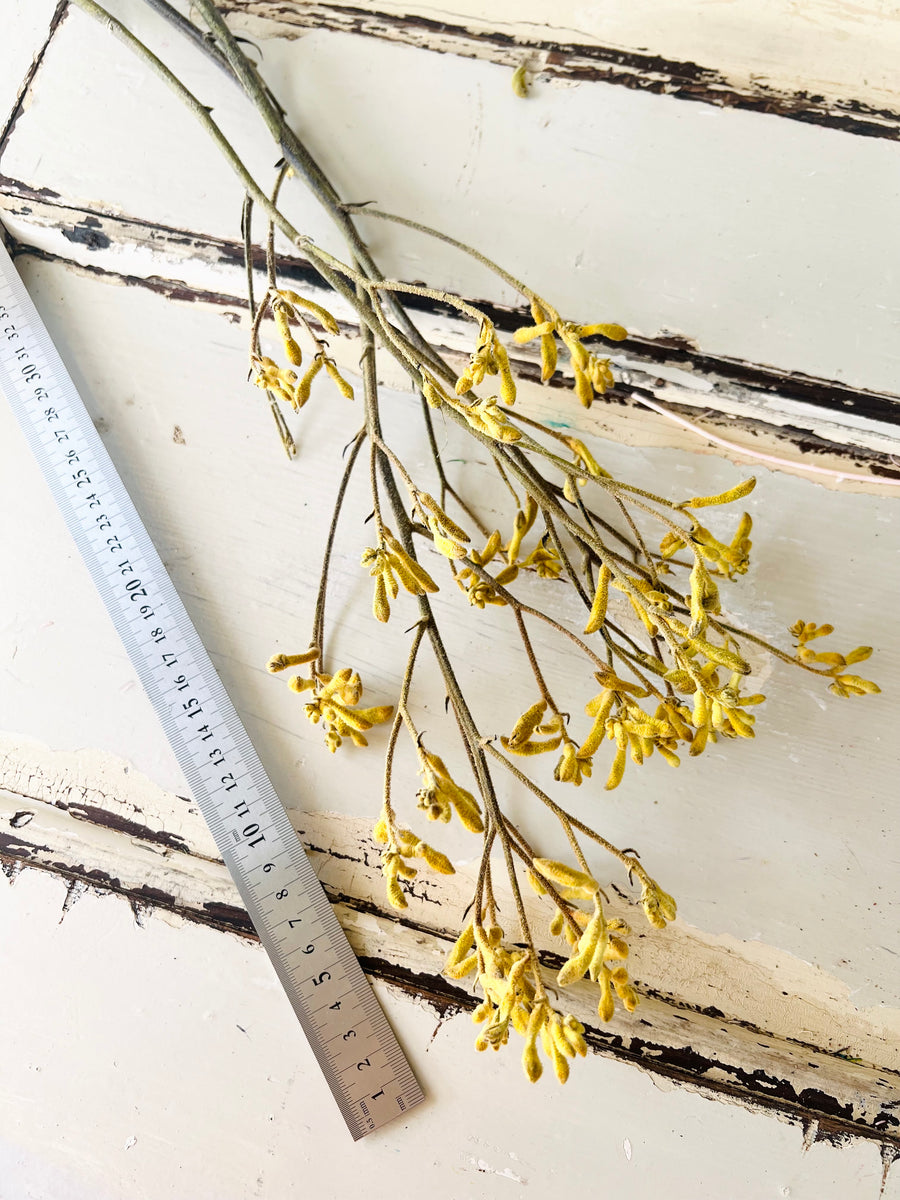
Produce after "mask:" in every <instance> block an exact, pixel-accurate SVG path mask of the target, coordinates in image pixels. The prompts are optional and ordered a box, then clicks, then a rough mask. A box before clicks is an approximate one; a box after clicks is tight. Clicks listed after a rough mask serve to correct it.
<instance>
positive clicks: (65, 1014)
mask: <svg viewBox="0 0 900 1200" xmlns="http://www.w3.org/2000/svg"><path fill="white" fill-rule="evenodd" d="M63 894H64V887H63V885H62V884H61V882H60V881H58V880H53V879H50V878H47V877H42V876H40V875H39V874H38V873H37V872H34V871H32V872H25V873H24V874H23V875H21V876H20V878H19V879H18V880H17V881H16V883H15V885H14V886H12V887H9V886H8V885H7V884H6V882H5V881H4V880H3V879H2V878H0V944H2V945H3V947H4V955H5V967H6V973H7V979H15V980H16V986H15V987H14V988H9V987H7V988H6V989H5V991H4V1019H5V1022H6V1027H7V1028H8V1029H9V1030H13V1031H15V1036H13V1037H9V1038H7V1039H6V1040H5V1043H4V1051H3V1060H4V1066H3V1072H2V1074H0V1179H2V1181H3V1184H2V1186H3V1188H4V1192H5V1193H6V1194H8V1195H9V1196H11V1197H15V1200H18V1197H20V1196H28V1195H29V1194H30V1195H31V1196H33V1197H35V1200H145V1198H146V1197H148V1196H152V1197H153V1200H184V1196H185V1194H186V1192H187V1193H189V1194H190V1195H191V1196H192V1197H195V1198H196V1200H249V1198H250V1197H256V1198H259V1200H270V1198H271V1200H302V1198H304V1197H308V1196H310V1194H311V1189H313V1188H317V1189H318V1192H319V1194H321V1195H322V1196H323V1197H325V1196H327V1197H329V1198H330V1197H343V1196H351V1195H354V1194H356V1193H357V1192H358V1191H359V1188H360V1181H361V1180H362V1179H364V1180H365V1189H366V1195H367V1196H370V1197H372V1200H396V1196H397V1194H398V1191H403V1190H404V1189H405V1188H408V1186H409V1181H410V1180H411V1179H413V1180H415V1187H416V1188H417V1189H420V1190H421V1191H422V1192H423V1193H424V1192H427V1194H428V1195H429V1196H433V1197H434V1198H435V1200H459V1198H460V1197H461V1196H465V1197H472V1198H473V1200H507V1198H508V1197H510V1196H514V1195H518V1194H527V1195H534V1196H547V1195H550V1194H556V1193H558V1192H563V1193H565V1192H571V1193H574V1192H577V1191H578V1190H579V1189H580V1188H583V1186H584V1179H585V1175H586V1173H587V1172H590V1173H591V1174H592V1175H593V1174H597V1173H600V1172H602V1176H603V1180H604V1184H605V1186H606V1187H607V1189H609V1190H616V1191H619V1190H624V1189H626V1188H627V1190H628V1195H629V1196H631V1197H633V1198H634V1200H653V1198H654V1197H656V1196H658V1195H659V1194H660V1188H661V1186H663V1185H664V1186H665V1189H666V1192H667V1194H668V1195H669V1196H671V1197H672V1198H673V1200H723V1197H727V1198H728V1200H759V1198H760V1197H761V1196H766V1195H769V1194H772V1193H773V1191H774V1189H775V1188H776V1187H779V1186H789V1187H790V1188H791V1196H792V1200H839V1198H846V1197H850V1196H852V1197H853V1200H857V1198H858V1200H878V1197H879V1186H880V1182H881V1174H882V1164H881V1161H880V1158H879V1154H878V1150H877V1147H875V1146H873V1145H871V1144H866V1143H864V1142H855V1143H854V1142H851V1143H849V1144H848V1145H846V1146H843V1147H841V1148H835V1147H832V1146H830V1145H829V1144H827V1143H822V1142H819V1143H817V1144H815V1145H814V1146H812V1148H811V1149H810V1150H809V1151H808V1152H804V1150H803V1144H802V1136H801V1133H800V1130H799V1129H798V1128H796V1127H795V1126H792V1125H787V1124H783V1123H781V1122H779V1121H777V1120H774V1119H772V1118H768V1117H762V1116H759V1115H758V1114H755V1113H750V1112H747V1111H746V1110H745V1109H743V1108H741V1107H740V1106H738V1105H732V1104H710V1103H709V1101H708V1100H705V1099H703V1098H702V1097H701V1096H698V1095H695V1094H692V1093H691V1092H690V1091H688V1090H687V1089H684V1088H676V1089H674V1090H671V1091H670V1090H665V1091H661V1090H660V1089H659V1088H658V1087H657V1086H656V1085H655V1084H654V1082H653V1081H652V1079H651V1077H649V1076H647V1075H645V1074H643V1073H642V1072H640V1071H636V1070H634V1068H633V1067H631V1066H629V1065H627V1064H621V1063H616V1062H612V1061H608V1062H599V1061H597V1060H594V1062H593V1064H588V1066H589V1069H588V1070H585V1069H584V1068H585V1065H586V1064H581V1066H582V1069H581V1070H580V1071H575V1072H573V1074H572V1078H571V1079H570V1081H569V1083H568V1084H567V1085H566V1087H565V1089H557V1087H556V1085H555V1083H552V1082H551V1081H542V1084H540V1085H538V1086H537V1087H535V1088H533V1089H530V1088H529V1089H527V1090H526V1089H525V1087H524V1084H523V1081H522V1076H521V1068H520V1067H519V1064H518V1063H517V1062H516V1061H514V1059H513V1058H512V1057H510V1056H505V1055H503V1054H497V1055H493V1054H491V1055H489V1056H484V1055H482V1056H479V1057H478V1059H477V1060H475V1061H474V1062H473V1059H472V1057H471V1056H472V1051H471V1039H472V1026H471V1024H470V1022H469V1021H468V1020H466V1019H464V1018H463V1019H456V1020H452V1021H440V1020H439V1019H438V1018H437V1017H436V1015H435V1014H434V1012H433V1011H431V1010H430V1009H429V1008H427V1007H426V1006H424V1005H421V1006H420V1005H416V1004H410V1003H409V1002H408V1000H406V999H405V998H402V997H398V996H397V995H396V994H395V993H394V992H393V991H392V990H391V989H389V988H384V987H381V986H380V985H377V990H378V994H379V998H380V999H381V1000H382V1002H383V1003H384V1004H385V1005H386V1007H387V1010H388V1013H389V1015H390V1017H391V1020H392V1021H393V1022H394V1025H395V1027H396V1028H399V1029H401V1030H402V1033H403V1038H404V1041H405V1042H406V1043H407V1046H408V1049H409V1051H410V1054H411V1056H412V1061H413V1066H414V1068H415V1070H416V1072H417V1074H418V1075H419V1077H420V1078H424V1079H426V1080H427V1081H428V1091H429V1103H428V1104H427V1105H424V1106H422V1107H421V1108H419V1109H417V1110H416V1111H415V1113H413V1114H412V1115H411V1117H410V1119H409V1121H408V1123H406V1124H405V1125H404V1124H397V1125H396V1126H394V1127H393V1128H392V1131H391V1133H390V1134H388V1133H387V1132H385V1135H384V1136H381V1137H378V1138H368V1139H366V1141H365V1142H364V1143H362V1144H361V1145H359V1146H354V1147H351V1146H350V1145H349V1144H348V1143H347V1140H346V1133H345V1131H344V1129H343V1128H342V1126H341V1123H340V1117H339V1115H338V1114H337V1112H336V1110H334V1111H333V1105H332V1104H331V1102H330V1099H329V1097H328V1093H327V1090H326V1088H325V1084H324V1082H323V1081H322V1079H321V1076H320V1075H319V1072H318V1068H317V1067H316V1065H315V1062H314V1060H313V1058H312V1055H311V1053H310V1052H309V1050H308V1048H307V1046H306V1044H305V1042H304V1041H303V1039H302V1037H301V1035H300V1033H299V1030H298V1029H297V1026H296V1022H295V1021H294V1019H293V1014H292V1013H291V1011H290V1008H289V1006H288V1005H287V1004H286V1003H285V1002H284V999H283V997H282V996H281V994H280V992H279V989H278V986H277V983H276V981H275V979H274V977H273V976H272V974H271V970H270V968H269V966H268V963H267V961H266V959H265V956H264V954H263V953H262V951H261V950H260V949H259V947H258V946H256V945H254V944H251V943H247V942H244V941H240V940H238V939H236V938H230V937H223V936H222V935H221V934H218V933H216V932H214V931H211V930H204V929H200V928H197V927H193V928H185V929H171V928H169V927H168V926H166V925H165V924H164V923H163V922H161V921H158V920H149V921H147V922H146V924H145V926H144V928H142V929H138V928H135V925H134V921H133V918H132V915H131V912H130V911H129V909H128V908H127V906H126V905H123V904H121V903H119V902H117V901H115V900H103V899H101V898H98V897H94V896H85V897H84V898H83V899H82V900H80V901H79V902H78V903H77V904H76V905H75V906H74V907H73V908H72V909H71V910H70V912H69V913H68V915H67V916H66V918H65V921H64V922H63V924H62V925H61V926H60V925H59V924H58V920H59V907H60V903H61V900H62V896H63ZM48 963H52V965H53V975H52V978H51V977H50V976H49V973H48ZM88 967H89V968H90V969H87V968H88ZM476 1066H477V1069H478V1072H479V1074H480V1078H479V1081H478V1086H474V1087H473V1086H472V1083H473V1077H474V1071H475V1067H476ZM591 1067H593V1069H591ZM544 1082H550V1084H551V1086H550V1087H549V1088H547V1089H544V1088H543V1083H544ZM539 1089H540V1090H539ZM626 1136H627V1137H629V1138H630V1139H631V1140H632V1142H633V1145H634V1156H633V1159H632V1161H631V1162H630V1163H629V1162H627V1161H626V1159H625V1158H624V1155H623V1154H622V1152H621V1146H622V1140H623V1138H624V1137H626ZM131 1137H134V1138H135V1139H136V1141H135V1143H134V1145H133V1146H132V1148H131V1149H130V1150H128V1151H126V1150H125V1148H124V1146H125V1142H126V1141H127V1140H128V1139H129V1138H131ZM472 1159H474V1160H475V1164H473V1163H472V1162H471V1161H470V1160H472ZM479 1161H483V1162H485V1163H487V1164H489V1166H490V1167H493V1168H494V1169H495V1170H499V1171H501V1172H502V1171H504V1170H506V1169H509V1170H510V1171H511V1172H512V1173H513V1174H515V1175H518V1176H520V1177H521V1179H522V1180H523V1182H522V1183H521V1184H519V1183H517V1182H516V1181H514V1180H512V1179H510V1178H508V1177H507V1178H502V1177H498V1176H497V1175H495V1174H493V1173H489V1172H482V1171H480V1170H479V1169H478V1166H477V1164H478V1162H479ZM526 1188H527V1192H526V1191H525V1189H526ZM312 1194H315V1192H314V1191H313V1193H312ZM898 1197H900V1175H896V1174H895V1175H893V1176H891V1177H889V1179H888V1184H887V1188H886V1190H885V1192H884V1194H883V1200H897V1198H898ZM4 1200H5V1197H4Z"/></svg>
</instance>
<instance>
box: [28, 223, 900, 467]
mask: <svg viewBox="0 0 900 1200" xmlns="http://www.w3.org/2000/svg"><path fill="white" fill-rule="evenodd" d="M69 211H79V212H80V211H81V210H69ZM87 219H89V218H88V217H85V220H87ZM108 219H109V220H114V218H108ZM120 220H123V221H124V220H125V219H121V218H120ZM126 223H129V224H130V223H133V222H131V221H130V220H129V221H127V222H126ZM144 224H146V223H144ZM148 227H149V228H150V229H156V228H157V227H155V226H152V225H151V226H148ZM91 228H92V229H93V226H91ZM161 232H163V233H164V234H165V233H167V232H168V231H161ZM172 232H173V233H175V235H176V238H177V240H178V241H180V242H188V243H190V245H192V246H194V247H200V246H202V247H203V249H204V251H205V252H206V253H207V254H210V253H211V254H213V255H214V256H215V261H216V262H218V263H220V264H222V265H227V266H228V267H234V266H235V265H236V258H237V257H238V255H239V254H240V248H239V247H238V246H237V244H231V243H227V242H224V241H221V240H218V239H206V238H202V237H200V236H199V235H189V234H187V233H185V232H184V231H172ZM161 240H163V241H164V238H163V239H161ZM12 252H13V254H14V256H22V255H25V256H29V257H33V258H36V259H38V260H40V261H43V262H48V263H51V264H58V265H61V266H64V267H65V268H66V269H67V270H72V271H74V272H75V273H76V274H80V275H82V276H85V277H89V278H96V279H98V280H102V281H104V282H109V283H115V284H119V285H124V286H130V287H142V288H146V289H147V290H149V291H152V292H156V293H157V294H159V295H163V296H165V297H167V298H169V299H173V300H178V301H181V302H184V303H191V302H198V303H203V304H209V305H212V306H215V307H218V308H223V309H227V310H232V311H231V312H230V313H226V315H227V316H230V317H231V319H232V320H238V319H239V314H240V313H241V312H242V311H243V310H244V309H246V300H245V299H243V298H241V297H239V296H234V295H231V294H227V293H223V292H221V291H213V290H210V289H208V288H202V287H198V286H195V285H192V284H188V283H185V282H184V281H182V280H178V279H173V278H168V277H165V276H161V275H147V276H138V275H123V274H120V273H118V272H115V271H110V270H108V269H106V268H104V267H100V266H98V265H97V264H95V263H84V262H78V261H76V260H74V259H70V258H68V257H66V256H64V255H60V254H57V253H54V252H52V251H49V250H46V249H42V248H40V247H37V246H32V245H30V244H28V243H25V242H23V241H21V240H15V243H14V246H13V251H12ZM175 265H176V264H175V263H172V266H173V267H174V266H175ZM282 270H283V274H284V276H285V278H288V279H292V280H294V281H296V282H298V283H306V284H307V285H310V286H313V287H318V286H320V281H319V280H318V278H317V276H316V274H315V272H314V270H313V269H312V268H311V267H310V266H309V265H308V264H307V263H306V262H305V261H303V260H299V259H294V258H291V259H285V260H283V262H282ZM478 303H479V304H480V307H481V308H483V309H484V311H486V312H487V313H488V315H489V316H491V318H492V319H493V320H494V322H495V324H496V325H497V326H498V328H501V329H507V328H513V327H515V326H516V325H517V324H518V323H519V316H518V315H517V314H516V313H515V312H514V311H513V310H511V309H508V308H504V307H502V306H498V305H492V304H490V303H486V302H482V301H478ZM410 310H411V312H412V313H413V315H414V316H416V315H418V316H420V317H424V318H426V319H432V320H435V319H436V320H438V321H441V320H443V319H444V318H445V317H449V313H444V311H443V310H442V309H441V306H440V305H438V304H434V303H432V302H425V303H423V304H421V305H416V306H413V305H410ZM342 331H343V332H344V333H346V334H347V335H348V336H352V335H353V334H354V332H355V327H354V326H352V325H351V324H349V323H347V322H342ZM448 332H450V330H449V327H448ZM601 340H602V339H601ZM690 345H691V343H690V342H689V340H688V339H681V338H678V339H673V338H671V337H661V338H657V339H654V338H643V337H639V336H635V337H632V338H631V339H629V342H628V343H622V344H621V345H620V346H618V347H616V348H615V349H617V350H618V351H619V353H623V352H624V353H625V354H629V355H630V360H631V361H630V363H629V365H628V367H627V368H626V369H625V370H624V371H623V378H624V382H625V383H626V385H627V386H628V387H629V389H630V391H631V392H632V393H634V394H635V395H636V396H637V397H640V396H641V395H646V396H647V397H648V398H654V399H656V400H659V399H664V401H665V403H666V405H667V406H668V407H669V408H670V409H671V410H672V411H673V412H674V413H676V414H680V415H685V416H696V415H697V404H696V401H694V402H693V403H691V402H688V403H685V404H684V405H681V404H679V402H678V399H677V396H676V397H673V396H671V395H670V394H669V392H671V390H672V389H673V388H674V389H676V390H677V389H678V387H679V385H677V384H672V383H667V382H666V380H665V379H660V378H659V377H658V374H657V369H658V368H661V367H665V366H668V367H671V366H675V367H677V368H680V369H682V370H684V371H685V372H687V373H690V375H691V376H692V377H693V378H694V379H696V380H697V382H698V384H701V385H702V384H704V383H705V384H707V385H709V384H711V385H712V386H711V387H710V388H709V390H708V392H704V396H705V397H706V399H707V400H708V403H707V404H705V405H704V406H703V418H704V420H705V421H706V422H707V423H708V425H709V427H710V430H711V432H715V431H717V430H726V431H728V432H729V433H733V432H734V431H735V430H736V429H738V430H740V431H742V432H745V433H748V434H750V435H751V436H752V437H754V438H755V437H759V436H764V437H766V438H767V439H769V440H770V441H772V442H774V443H775V444H776V445H784V446H786V447H788V448H789V449H790V450H791V451H792V452H793V453H795V454H797V453H799V455H801V456H804V457H805V456H812V455H815V456H820V457H821V456H830V457H832V458H834V459H835V460H837V462H838V463H839V464H840V465H843V464H846V465H847V469H848V472H850V473H854V472H860V473H863V474H867V475H868V476H869V477H870V479H871V484H872V486H874V487H877V486H878V484H879V481H880V480H896V479H900V465H898V457H897V452H898V451H900V397H897V396H895V395H893V394H890V393H877V392H873V391H867V390H860V389H853V388H850V387H847V386H846V385H844V384H841V383H838V382H836V381H830V380H825V379H817V378H814V377H812V376H808V375H805V374H803V373H800V372H795V371H779V370H778V369H777V368H773V367H769V366H764V365H759V364H754V363H747V362H743V361H741V360H736V359H727V358H715V357H713V356H711V355H707V354H703V353H701V352H699V351H694V350H692V349H690ZM443 348H444V349H447V350H449V351H450V352H451V353H452V352H453V348H452V347H446V346H445V347H443ZM517 367H518V370H519V371H520V374H521V376H522V377H523V379H526V380H529V379H533V380H534V381H535V382H536V381H537V380H538V378H539V373H538V370H537V367H536V366H535V364H534V363H533V362H532V361H531V360H530V359H529V358H523V359H522V360H521V361H520V362H518V363H517ZM547 386H548V387H549V389H553V388H562V389H566V388H568V387H569V381H568V380H566V379H565V378H563V377H560V378H558V379H555V380H552V381H551V382H550V384H549V385H547ZM656 386H659V387H663V388H665V389H666V390H667V394H666V395H665V396H663V397H660V396H659V395H658V394H657V392H656V391H655V390H654V388H655V387H656ZM687 390H688V391H689V390H690V389H687ZM686 395H687V392H686ZM782 398H783V399H784V400H785V401H786V402H787V403H788V404H791V403H793V404H795V406H796V405H797V404H802V405H803V406H805V407H806V409H807V410H808V413H809V416H808V417H806V418H804V416H803V414H802V412H798V411H784V412H781V411H779V410H778V409H777V408H775V409H774V410H773V408H772V401H773V399H782ZM716 402H718V405H719V406H718V407H716ZM729 405H730V406H731V409H732V411H728V406H729ZM757 406H758V408H759V409H760V410H762V411H761V412H760V414H759V415H757V413H756V411H754V410H755V408H756V407H757ZM617 409H618V410H622V409H625V410H627V409H633V410H635V411H637V412H640V413H641V415H642V418H643V420H644V421H645V422H648V423H651V424H652V423H653V422H656V424H658V425H659V426H660V427H662V426H663V425H664V424H665V423H664V422H663V421H662V418H658V417H650V416H649V414H648V413H647V412H646V411H645V409H644V407H643V406H642V405H641V404H640V403H639V400H638V401H637V402H636V401H635V400H633V399H631V398H630V397H629V396H626V395H623V394H622V392H621V391H616V390H613V391H611V392H610V393H608V394H607V396H606V397H604V399H603V401H602V402H598V403H596V404H595V406H594V409H593V410H592V412H593V415H594V417H595V418H599V419H600V420H601V421H602V416H603V413H604V411H608V412H615V411H616V410H617ZM735 409H737V410H739V411H734V410H735ZM766 409H768V410H769V411H768V412H767V411H765V410H766ZM848 411H850V412H852V413H853V415H854V417H855V418H856V419H857V420H858V421H859V423H860V424H859V428H849V427H848V428H847V429H846V430H845V429H844V428H843V427H842V426H841V425H840V424H839V423H838V417H837V415H836V414H840V413H841V412H844V413H846V412H848ZM770 414H771V416H770ZM779 417H780V419H779ZM801 420H804V421H805V423H804V424H800V423H798V422H800V421H801ZM870 421H871V422H872V426H871V429H872V433H871V434H870V435H867V433H866V430H867V429H868V428H869V425H868V422H870ZM818 422H821V423H823V424H824V426H825V428H824V429H823V430H821V431H820V432H817V431H816V430H815V429H813V428H810V425H815V424H816V423H818ZM894 430H897V433H896V434H895V433H894ZM867 437H868V440H869V441H872V442H874V443H875V445H869V444H866V441H867ZM838 438H840V440H838ZM895 438H896V450H895V449H894V445H895V441H894V439H895ZM696 443H697V447H696V448H697V449H700V448H701V447H702V446H703V441H702V439H701V438H699V437H698V438H697V439H696ZM879 447H881V448H879ZM747 451H748V455H749V457H750V458H752V457H753V453H754V447H753V445H752V444H748V447H747ZM796 469H797V470H798V471H799V472H800V473H802V471H803V461H802V457H801V458H798V460H797V463H796ZM837 474H838V475H839V474H840V472H839V471H838V472H837ZM820 482H821V481H820ZM863 486H865V484H863Z"/></svg>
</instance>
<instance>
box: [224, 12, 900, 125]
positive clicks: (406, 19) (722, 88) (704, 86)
mask: <svg viewBox="0 0 900 1200" xmlns="http://www.w3.org/2000/svg"><path fill="white" fill-rule="evenodd" d="M220 8H221V9H222V10H223V11H224V12H225V13H227V14H229V15H230V16H231V17H232V18H236V21H234V22H233V23H235V24H237V25H240V23H241V21H242V20H246V18H248V17H251V18H255V19H256V20H255V21H254V25H253V29H254V32H256V33H258V32H259V29H260V26H259V25H258V24H257V22H259V23H261V27H262V29H263V30H265V28H266V26H267V25H268V26H270V27H271V34H270V36H272V37H301V36H302V35H303V34H304V33H305V32H307V31H309V30H314V29H326V30H331V31H334V32H341V33H351V34H357V35H360V36H364V37H374V38H378V39H379V40H382V41H388V42H394V43H399V44H401V45H411V46H416V47H419V48H422V49H426V50H429V51H432V52H437V53H449V54H456V55H459V56H460V57H464V58H480V59H485V60H487V61H490V62H494V63H497V64H500V65H503V66H510V67H517V66H518V65H519V64H520V63H521V62H522V61H523V60H525V59H526V58H527V57H528V56H533V58H534V60H535V61H536V63H537V70H536V72H535V74H536V75H537V77H538V78H540V77H541V76H548V77H551V78H558V79H565V80H571V81H573V82H595V83H608V84H612V85H615V86H619V87H626V88H630V89H631V90H633V91H641V92H650V93H653V94H656V95H666V96H672V97H674V98H675V99H678V100H691V101H694V102H699V103H702V104H711V105H713V106H715V107H717V108H737V109H745V110H748V111H751V112H759V113H765V114H768V115H770V116H777V117H786V118H788V119H790V120H793V121H801V122H803V123H805V124H810V125H821V126H824V127H825V128H828V129H837V130H841V131H842V132H844V133H851V134H859V135H861V136H863V137H879V138H888V139H891V140H895V141H896V140H897V139H900V98H898V107H897V109H893V108H876V107H874V106H873V105H869V104H866V103H864V102H863V101H861V100H856V99H853V98H851V97H848V98H846V99H840V100H828V99H827V98H826V97H824V96H822V95H820V94H817V93H816V92H811V91H805V90H796V91H789V90H782V89H778V88H776V87H773V86H767V85H766V84H764V83H759V82H752V83H749V84H741V85H739V84H736V83H735V82H734V80H731V79H729V78H728V76H727V75H724V74H722V73H721V72H720V71H717V70H715V69H714V68H712V67H705V66H702V65H700V64H698V63H693V62H681V61H678V60H677V59H666V58H663V57H661V56H659V55H655V54H642V53H639V52H635V51H626V50H621V49H617V48H616V47H613V46H597V45H584V44H578V43H561V42H549V41H541V40H539V39H536V40H528V41H526V40H524V39H520V38H515V37H511V36H510V35H508V34H504V33H500V32H497V31H494V30H491V31H490V32H485V31H482V30H475V29H469V28H466V27H465V26H463V25H453V24H450V23H448V22H446V21H435V20H431V19H429V18H427V17H424V16H421V15H417V14H403V15H401V14H397V13H383V12H372V11H371V10H367V9H358V8H349V7H344V6H343V5H342V6H334V7H332V6H330V5H327V4H302V5H300V4H285V3H283V2H281V0H230V2H229V0H225V2H224V3H222V4H220Z"/></svg>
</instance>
